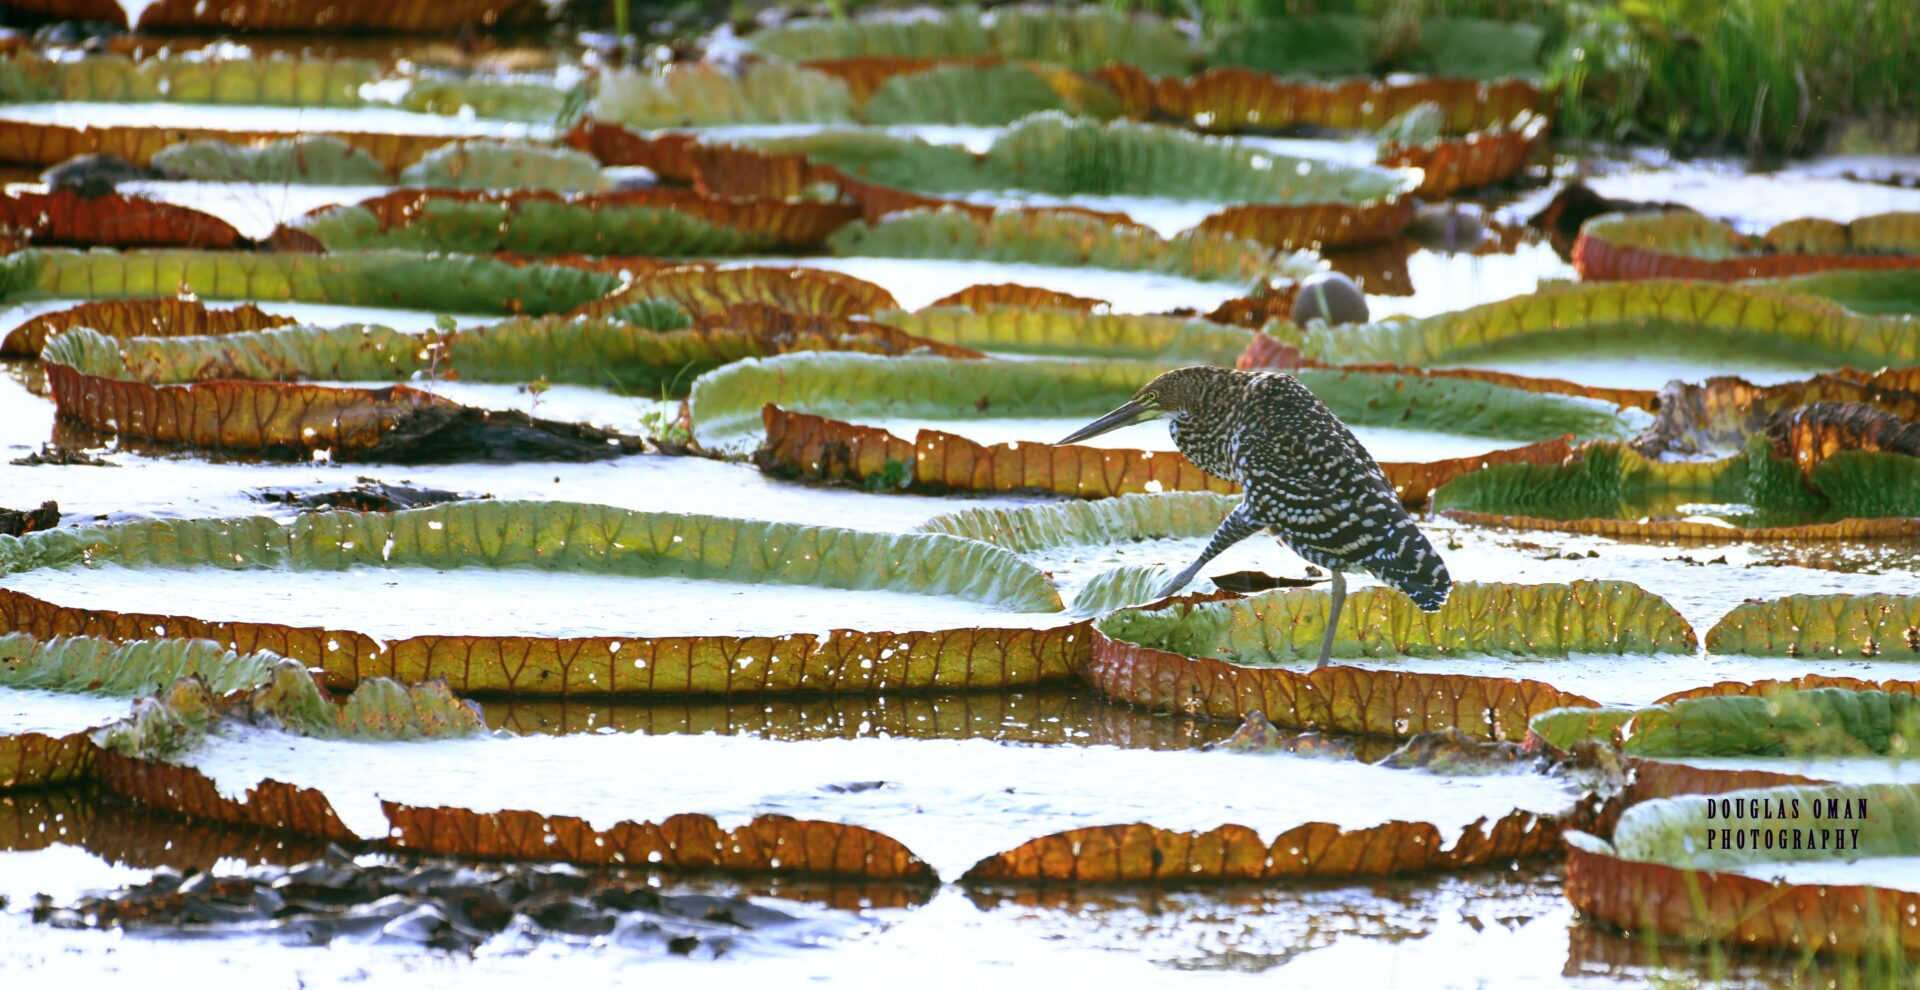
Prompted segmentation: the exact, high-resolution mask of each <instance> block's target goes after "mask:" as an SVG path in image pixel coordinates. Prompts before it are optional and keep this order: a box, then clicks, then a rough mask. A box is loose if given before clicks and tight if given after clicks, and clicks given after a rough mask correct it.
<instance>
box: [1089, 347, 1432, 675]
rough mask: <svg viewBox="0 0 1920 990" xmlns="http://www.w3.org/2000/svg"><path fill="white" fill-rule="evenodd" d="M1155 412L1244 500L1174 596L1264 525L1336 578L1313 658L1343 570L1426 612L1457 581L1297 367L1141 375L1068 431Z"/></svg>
mask: <svg viewBox="0 0 1920 990" xmlns="http://www.w3.org/2000/svg"><path fill="white" fill-rule="evenodd" d="M1158 416H1165V417H1167V418H1169V419H1170V420H1171V421H1172V423H1171V425H1172V429H1173V442H1174V444H1175V445H1176V446H1178V447H1179V448H1180V452H1181V453H1182V454H1185V455H1187V459H1188V460H1190V461H1192V462H1193V463H1194V464H1196V465H1198V466H1199V468H1200V469H1201V470H1203V471H1205V472H1207V473H1208V474H1211V475H1214V476H1216V477H1220V478H1225V479H1227V480H1229V481H1237V482H1239V483H1240V487H1242V488H1244V489H1246V493H1247V494H1246V498H1244V499H1243V500H1242V501H1241V503H1240V504H1239V505H1238V506H1236V507H1235V508H1234V510H1233V511H1232V512H1229V513H1227V518H1225V519H1223V520H1221V521H1220V528H1219V529H1216V530H1214V532H1213V539H1211V540H1208V541H1207V548H1206V549H1205V550H1202V551H1201V552H1200V557H1199V558H1198V559H1197V560H1195V561H1194V562H1193V563H1191V564H1188V565H1187V568H1186V570H1183V571H1181V572H1180V573H1179V574H1177V575H1175V576H1174V578H1173V580H1171V581H1168V582H1167V583H1166V584H1165V585H1164V586H1162V587H1161V589H1160V595H1161V596H1162V597H1164V596H1166V595H1171V594H1173V593H1174V592H1176V591H1179V590H1180V589H1181V588H1184V587H1186V586H1187V585H1188V584H1189V583H1190V582H1192V581H1193V579H1194V576H1195V575H1197V574H1199V573H1200V568H1202V567H1205V566H1206V565H1207V561H1210V560H1212V559H1213V558H1215V557H1218V556H1220V554H1221V552H1222V551H1224V550H1226V549H1227V548H1228V547H1230V546H1233V545H1234V544H1235V543H1238V542H1240V541H1241V540H1244V539H1246V538H1247V537H1249V536H1252V535H1253V534H1255V533H1258V532H1260V531H1261V530H1263V529H1264V530H1267V531H1268V532H1270V533H1272V534H1273V535H1275V536H1277V537H1279V538H1280V542H1282V543H1285V544H1286V545H1287V546H1289V547H1292V548H1293V551H1294V552H1295V553H1298V554H1299V555H1300V556H1302V557H1304V558H1306V560H1307V562H1308V563H1312V564H1318V565H1320V566H1321V567H1324V568H1326V569H1327V573H1328V574H1329V576H1330V580H1329V583H1330V584H1331V585H1332V596H1331V604H1330V606H1329V607H1328V609H1327V626H1326V632H1325V633H1324V634H1323V635H1322V636H1321V639H1320V665H1321V666H1322V667H1324V666H1326V665H1327V659H1328V658H1329V657H1331V656H1332V655H1333V641H1334V637H1335V635H1336V634H1337V633H1338V630H1339V621H1340V606H1341V605H1342V604H1343V603H1344V602H1345V601H1346V600H1347V579H1346V574H1345V572H1347V571H1366V572H1367V573H1369V574H1372V575H1373V576H1375V577H1377V578H1379V579H1380V580H1382V581H1385V582H1386V583H1387V584H1388V585H1390V586H1392V587H1394V588H1398V589H1400V590H1401V591H1402V592H1405V593H1406V595H1407V596H1408V597H1409V598H1412V599H1413V601H1414V604H1416V605H1419V606H1420V607H1421V608H1423V609H1426V610H1427V611H1429V612H1431V611H1434V610H1435V609H1438V608H1439V607H1440V606H1441V604H1442V603H1444V602H1445V601H1446V600H1447V592H1448V591H1449V590H1450V589H1452V587H1453V579H1452V578H1449V577H1448V576H1447V565H1446V564H1445V562H1443V561H1441V559H1440V552H1439V551H1438V550H1435V549H1434V548H1433V544H1431V543H1428V542H1427V538H1426V536H1424V535H1422V534H1421V532H1420V527H1418V526H1415V525H1414V524H1413V519H1412V518H1410V517H1409V516H1408V515H1407V510H1406V509H1404V508H1402V507H1401V505H1400V498H1399V496H1397V495H1395V494H1394V493H1393V486H1392V485H1390V484H1388V483H1387V475H1386V472H1384V471H1381V470H1380V465H1378V464H1375V463H1374V462H1373V455H1371V454H1368V453H1367V451H1366V448H1364V447H1362V446H1360V441H1359V440H1356V439H1354V436H1353V432H1352V431H1351V430H1348V429H1347V427H1346V424H1344V423H1342V422H1340V419H1339V417H1337V416H1335V415H1334V414H1333V411H1332V410H1330V409H1328V408H1327V407H1326V404H1325V403H1323V402H1321V401H1320V399H1319V397H1318V396H1316V395H1314V394H1313V393H1312V392H1309V391H1307V387H1306V386H1305V385H1302V384H1300V382H1299V380H1298V379H1296V378H1294V377H1293V376H1292V375H1282V374H1275V373H1271V372H1243V371H1229V370H1227V369H1225V368H1207V367H1200V368H1180V369H1177V370H1174V371H1169V372H1167V373H1166V374H1163V375H1161V376H1160V377H1158V378H1155V379H1154V380H1153V381H1151V382H1148V383H1147V384H1146V386H1145V387H1143V388H1142V389H1140V391H1138V392H1135V393H1134V395H1133V398H1132V399H1131V400H1129V401H1128V402H1127V404H1125V405H1123V406H1121V407H1120V408H1118V409H1115V410H1114V411H1112V412H1110V413H1108V414H1106V415H1105V416H1102V417H1100V418H1099V419H1097V420H1094V421H1093V422H1091V423H1088V424H1087V425H1086V426H1083V427H1081V428H1080V429H1078V430H1075V431H1074V432H1073V433H1072V434H1070V435H1068V437H1067V438H1066V439H1064V440H1062V441H1060V442H1061V443H1075V442H1078V441H1081V440H1085V439H1087V438H1088V437H1096V436H1099V435H1100V434H1102V433H1106V432H1108V431H1110V430H1117V429H1119V428H1121V427H1123V426H1127V425H1130V424H1132V423H1138V422H1142V421H1144V420H1148V419H1153V418H1155V417H1158Z"/></svg>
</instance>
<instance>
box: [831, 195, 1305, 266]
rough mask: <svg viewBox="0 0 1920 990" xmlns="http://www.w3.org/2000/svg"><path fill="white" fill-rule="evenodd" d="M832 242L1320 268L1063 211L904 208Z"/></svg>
mask: <svg viewBox="0 0 1920 990" xmlns="http://www.w3.org/2000/svg"><path fill="white" fill-rule="evenodd" d="M827 247H828V249H829V250H831V251H832V252H833V253H834V254H836V255H841V256H843V257H880V258H951V259H955V260H966V261H1004V262H1012V263H1015V264H1033V265H1057V266H1063V267H1081V266H1085V267H1092V268H1110V269H1115V270H1118V271H1149V272H1162V273H1165V274H1168V275H1181V276H1185V277H1187V278H1195V279H1202V280H1207V281H1219V282H1238V283H1241V284H1244V285H1252V284H1253V283H1255V282H1264V281H1266V280H1269V279H1296V280H1297V279H1300V278H1305V277H1306V276H1307V275H1310V274H1312V273H1313V269H1314V266H1315V262H1313V261H1311V260H1310V259H1311V257H1312V256H1311V255H1305V254H1294V253H1288V252H1280V251H1276V250H1274V249H1273V248H1270V247H1268V246H1266V245H1264V244H1260V243H1257V242H1254V241H1250V240H1245V239H1242V238H1239V237H1235V236H1233V235H1231V234H1217V233H1209V232H1206V231H1193V230H1190V231H1184V232H1182V233H1180V234H1177V235H1175V236H1173V237H1171V238H1165V237H1161V236H1160V235H1159V234H1157V233H1154V232H1153V231H1152V230H1149V229H1147V228H1145V227H1130V226H1125V225H1121V224H1113V223H1109V222H1107V221H1105V220H1101V219H1099V218H1097V217H1090V216H1083V215H1080V214H1075V213H1062V212H1056V211H1032V210H1019V211H1007V210H1002V211H1000V212H997V213H995V214H994V215H993V216H991V217H988V218H980V217H975V216H973V215H972V214H969V213H967V212H965V211H963V210H960V209H956V208H953V207H943V208H941V209H938V210H903V211H900V212H898V213H893V214H890V215H888V216H886V217H883V218H881V219H880V220H878V221H876V222H873V223H867V222H865V221H857V222H855V223H850V224H848V225H846V226H845V227H842V228H840V229H839V230H837V231H835V232H834V234H833V236H832V237H830V238H828V239H827Z"/></svg>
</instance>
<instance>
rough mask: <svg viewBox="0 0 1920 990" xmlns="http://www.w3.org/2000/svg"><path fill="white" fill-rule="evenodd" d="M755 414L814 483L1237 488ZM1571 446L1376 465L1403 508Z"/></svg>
mask: <svg viewBox="0 0 1920 990" xmlns="http://www.w3.org/2000/svg"><path fill="white" fill-rule="evenodd" d="M761 414H762V417H763V419H764V422H765V426H766V441H765V442H764V443H763V444H762V445H761V446H760V448H759V449H758V450H757V451H756V452H755V454H754V461H755V463H757V464H759V466H760V468H761V469H762V470H764V471H768V472H771V473H775V474H783V475H787V476H791V477H802V478H807V479H810V480H814V481H825V482H844V483H851V484H866V483H867V482H868V479H875V480H880V479H888V480H889V481H890V483H891V484H892V485H893V486H894V487H914V488H918V489H921V490H924V491H936V492H938V491H972V492H1014V491H1044V492H1052V493H1054V494H1058V495H1070V496H1073V497H1075V498H1107V497H1111V496H1115V495H1133V494H1139V493H1143V492H1220V493H1222V494H1230V493H1232V492H1237V491H1239V490H1240V487H1239V486H1238V485H1236V484H1234V483H1233V482H1230V481H1223V480H1221V479H1219V478H1216V477H1214V476H1212V475H1210V474H1207V473H1206V472H1204V471H1201V470H1200V469H1199V468H1197V467H1194V466H1193V463H1192V462H1191V461H1189V460H1187V459H1186V457H1185V455H1183V454H1181V453H1180V452H1179V451H1172V450H1128V449H1124V448H1111V447H1090V446H1086V445H1084V444H1065V445H1056V444H1048V443H1001V444H993V445H988V444H983V443H978V442H976V441H973V440H969V439H967V438H966V437H963V436H958V435H955V434H952V433H946V432H943V431H940V430H921V431H919V432H918V433H917V434H915V436H914V438H913V439H912V440H908V439H905V438H903V437H897V436H894V435H893V434H891V433H888V432H887V431H886V430H884V429H880V428H878V427H872V426H861V425H859V424H857V423H849V422H846V421H844V420H837V419H829V418H827V417H824V416H815V415H812V414H809V413H800V412H793V411H790V410H787V409H782V408H780V407H779V406H777V405H772V404H768V405H767V406H766V407H765V408H764V409H762V410H761ZM1572 450H1573V444H1572V440H1571V438H1570V437H1556V438H1554V439H1552V440H1543V441H1540V442H1539V443H1532V444H1527V445H1525V446H1521V447H1513V448H1509V449H1506V450H1496V451H1492V452H1490V453H1487V454H1481V455H1477V456H1472V457H1456V458H1451V459H1448V460H1441V461H1427V462H1416V463H1397V462H1389V463H1386V464H1382V465H1380V467H1381V469H1382V470H1383V471H1385V472H1386V474H1387V480H1388V481H1389V482H1390V483H1392V484H1393V486H1394V490H1395V491H1396V492H1398V493H1400V498H1401V500H1402V501H1403V502H1406V503H1408V504H1410V505H1421V504H1424V503H1425V502H1426V501H1427V495H1428V493H1429V492H1431V491H1433V490H1434V489H1436V488H1438V487H1440V486H1441V485H1443V484H1446V483H1447V482H1448V481H1451V480H1453V479H1454V478H1456V477H1459V476H1460V475H1463V474H1466V473H1468V472H1470V471H1477V470H1480V469H1481V468H1483V467H1486V466H1488V465H1491V464H1555V463H1559V462H1560V461H1562V460H1565V459H1566V457H1567V456H1568V455H1569V454H1570V453H1571V452H1572ZM903 469H904V470H905V472H906V473H905V475H904V476H902V475H901V471H902V470H903Z"/></svg>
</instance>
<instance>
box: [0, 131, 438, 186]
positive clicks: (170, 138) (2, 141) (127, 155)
mask: <svg viewBox="0 0 1920 990" xmlns="http://www.w3.org/2000/svg"><path fill="white" fill-rule="evenodd" d="M330 136H331V137H334V138H337V139H338V140H340V141H343V142H345V143H346V144H349V145H351V146H353V147H354V148H356V149H358V150H359V151H362V152H364V153H366V155H367V156H368V157H370V158H372V159H373V161H375V162H376V163H378V164H379V166H380V167H381V169H383V170H385V171H386V172H388V173H390V174H394V173H398V172H399V171H400V170H401V169H402V168H405V167H406V166H408V165H411V164H413V163H414V162H417V161H419V160H420V158H421V157H422V156H424V155H425V154H426V153H427V152H429V151H432V150H433V149H435V148H438V147H440V146H441V145H444V144H447V143H448V142H450V141H453V140H456V139H455V138H452V137H447V136H441V135H428V134H374V133H366V132H359V131H339V132H334V133H332V134H331V135H330ZM287 137H288V135H286V134H282V133H275V132H268V131H234V130H222V129H220V128H213V127H118V126H102V127H68V126H66V125H64V124H35V123H27V122H23V121H18V120H0V162H11V163H15V164H21V165H40V166H46V165H57V164H59V163H61V162H64V161H66V160H67V159H69V158H73V157H75V156H78V155H88V154H104V155H112V156H114V157H116V158H124V159H126V160H127V161H130V162H133V163H134V164H136V165H145V164H148V163H150V162H152V161H153V159H154V157H155V156H157V155H158V154H160V152H162V151H163V150H165V149H167V148H171V147H173V146H174V145H177V144H181V143H183V142H192V141H216V142H219V143H222V144H229V145H252V144H265V143H268V142H271V141H276V140H281V139H285V138H287Z"/></svg>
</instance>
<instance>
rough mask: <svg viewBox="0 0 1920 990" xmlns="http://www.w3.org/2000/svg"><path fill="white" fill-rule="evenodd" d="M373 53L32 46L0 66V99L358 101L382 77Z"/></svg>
mask: <svg viewBox="0 0 1920 990" xmlns="http://www.w3.org/2000/svg"><path fill="white" fill-rule="evenodd" d="M380 74H381V72H380V66H379V64H378V63H376V62H374V61H372V60H370V59H359V58H328V57H312V56H306V57H291V56H288V55H286V54H284V53H273V54H266V55H263V56H261V57H255V58H223V57H219V56H218V55H217V54H212V53H209V52H204V51H203V52H195V53H192V54H180V55H173V54H168V55H159V56H150V57H147V58H141V59H132V58H128V57H126V56H124V55H88V56H86V57H83V58H72V59H68V58H59V59H50V58H44V57H42V56H40V55H38V54H35V53H33V52H31V51H26V52H20V53H16V54H13V55H10V56H8V57H7V58H6V64H5V65H0V98H4V99H5V100H6V101H8V102H35V101H41V100H69V101H74V100H77V101H81V102H101V103H130V102H141V101H150V100H164V101H168V102H173V103H242V104H252V105H256V106H293V107H357V106H361V105H363V104H364V103H365V102H366V101H365V100H364V98H363V97H362V96H361V87H362V86H364V85H366V84H368V83H371V82H373V81H374V80H375V79H378V78H379V77H380Z"/></svg>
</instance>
